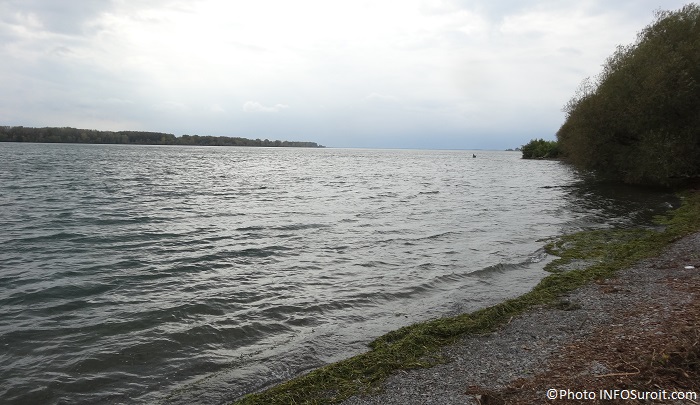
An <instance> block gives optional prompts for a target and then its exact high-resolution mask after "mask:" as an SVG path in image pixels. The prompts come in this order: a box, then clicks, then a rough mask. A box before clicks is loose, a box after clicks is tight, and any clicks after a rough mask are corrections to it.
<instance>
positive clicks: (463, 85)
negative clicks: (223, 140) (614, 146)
mask: <svg viewBox="0 0 700 405" xmlns="http://www.w3.org/2000/svg"><path fill="white" fill-rule="evenodd" d="M683 4H686V2H684V1H674V0H615V1H611V0H577V1H562V0H551V1H547V0H504V1H498V0H436V1H430V0H374V1H362V0H336V1H333V0H295V1H289V0H255V1H253V0H247V1H238V0H200V1H177V0H80V1H78V0H63V1H57V0H0V83H1V87H0V125H24V126H36V127H43V126H71V127H77V128H93V129H102V130H149V131H159V132H169V133H173V134H175V135H182V134H200V135H217V136H218V135H228V136H241V137H247V138H261V139H264V138H269V139H271V140H274V139H282V140H308V141H315V142H319V143H321V144H324V145H327V146H333V147H390V148H459V149H505V148H513V147H517V146H520V145H522V144H524V143H526V142H527V141H529V140H530V139H531V138H534V137H538V138H539V137H542V138H545V139H554V134H555V133H556V131H557V129H558V128H559V126H560V125H561V124H562V122H563V119H564V115H563V113H562V112H561V107H562V106H563V105H564V104H565V103H566V101H567V100H568V99H569V98H570V97H571V95H572V94H573V93H574V91H575V89H576V87H577V86H578V84H579V83H580V82H581V80H582V79H584V78H585V77H587V76H594V75H596V74H597V73H598V72H599V71H600V65H601V64H602V63H603V62H604V61H605V59H606V57H607V56H609V55H610V54H611V53H612V52H613V51H614V50H615V47H616V46H617V45H618V44H628V43H631V42H633V41H634V39H635V36H636V33H637V32H638V31H639V30H640V29H642V28H643V27H644V26H646V25H647V24H649V23H650V22H651V21H652V20H653V12H654V10H657V9H659V8H663V9H678V8H680V7H681V6H682V5H683Z"/></svg>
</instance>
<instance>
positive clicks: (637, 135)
mask: <svg viewBox="0 0 700 405" xmlns="http://www.w3.org/2000/svg"><path fill="white" fill-rule="evenodd" d="M564 111H565V112H566V114H567V116H566V121H565V122H564V124H563V125H562V127H561V128H560V129H559V131H558V133H557V139H558V141H559V147H560V148H561V152H562V153H563V155H564V156H565V158H566V159H567V160H568V161H570V162H571V163H573V164H574V165H576V166H578V167H580V168H583V169H588V170H591V171H594V172H596V173H599V174H601V175H603V176H605V177H608V178H610V179H613V180H621V181H624V182H627V183H633V184H656V185H669V184H671V183H673V182H675V181H676V180H678V179H687V178H692V177H698V176H700V7H698V6H697V5H696V4H689V5H686V6H685V7H683V8H682V9H680V10H678V11H659V12H657V13H656V20H655V21H654V22H653V23H652V24H650V25H649V26H647V27H646V28H644V29H643V30H642V31H641V32H640V33H639V34H638V36H637V40H636V42H635V43H633V44H631V45H628V46H619V47H618V48H617V51H616V52H615V53H614V54H613V55H612V56H611V57H609V58H608V60H607V61H606V63H605V64H604V65H603V71H602V72H601V73H600V75H599V76H598V77H597V78H595V79H594V80H590V79H586V80H584V82H583V83H582V84H581V86H580V87H579V89H578V90H577V92H576V94H575V96H574V97H573V98H572V99H571V101H569V103H568V104H567V105H566V106H565V107H564Z"/></svg>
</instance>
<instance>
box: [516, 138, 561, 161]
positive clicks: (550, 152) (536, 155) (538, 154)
mask: <svg viewBox="0 0 700 405" xmlns="http://www.w3.org/2000/svg"><path fill="white" fill-rule="evenodd" d="M520 151H521V152H522V153H523V159H556V158H558V157H559V144H558V143H557V141H545V140H544V139H533V140H531V141H530V142H528V143H527V144H525V145H523V146H522V147H521V148H520Z"/></svg>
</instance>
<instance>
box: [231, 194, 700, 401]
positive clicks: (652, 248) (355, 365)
mask: <svg viewBox="0 0 700 405" xmlns="http://www.w3.org/2000/svg"><path fill="white" fill-rule="evenodd" d="M657 221H658V223H659V225H660V226H663V227H664V228H663V230H654V229H623V230H619V229H618V230H594V231H583V232H579V233H576V234H572V235H567V236H564V237H562V238H559V239H557V240H555V241H552V242H551V243H549V244H548V245H547V250H548V251H549V252H550V253H552V254H555V255H557V256H559V258H558V259H556V260H554V261H553V262H551V263H549V264H548V265H547V267H546V269H547V270H548V271H550V272H551V275H549V276H547V277H545V278H544V279H543V280H542V281H541V282H540V283H539V284H538V285H537V286H536V287H535V288H534V289H533V290H532V291H530V292H529V293H527V294H525V295H522V296H520V297H518V298H514V299H510V300H508V301H505V302H503V303H501V304H498V305H494V306H492V307H489V308H485V309H482V310H478V311H475V312H472V313H468V314H463V315H459V316H456V317H452V318H442V319H437V320H433V321H428V322H424V323H419V324H415V325H411V326H407V327H404V328H401V329H398V330H396V331H393V332H389V333H387V334H386V335H384V336H381V337H379V338H378V339H376V340H375V341H374V342H372V343H371V344H370V348H371V350H370V351H368V352H367V353H364V354H361V355H358V356H355V357H352V358H349V359H347V360H343V361H340V362H338V363H334V364H330V365H328V366H326V367H323V368H320V369H317V370H315V371H312V372H310V373H308V374H306V375H303V376H300V377H297V378H295V379H293V380H291V381H288V382H286V383H284V384H281V385H278V386H276V387H273V388H271V389H269V390H266V391H264V392H261V393H256V394H251V395H248V396H246V397H244V398H243V399H241V400H240V401H238V402H236V404H246V405H251V404H302V403H307V404H332V403H338V402H341V401H342V400H343V399H346V398H348V397H350V396H352V395H356V394H359V393H366V392H371V391H372V390H374V389H377V387H378V386H379V384H380V383H381V382H382V381H383V380H384V379H386V378H387V377H388V376H389V375H390V374H391V373H393V372H394V371H396V370H401V369H411V368H419V367H430V366H432V365H435V364H437V363H439V362H441V361H442V360H441V358H440V356H439V349H440V348H441V347H443V346H445V345H448V344H451V343H454V342H455V341H456V340H457V339H458V338H460V337H462V336H465V335H468V334H477V333H485V332H489V331H493V330H495V329H496V328H497V327H499V326H500V325H503V324H505V323H507V322H508V320H509V319H511V318H512V317H513V316H516V315H518V314H521V313H523V312H525V311H526V310H528V309H531V308H534V307H536V306H539V305H552V306H556V305H559V304H561V299H560V297H561V296H562V295H563V294H565V293H567V292H569V291H572V290H574V289H576V288H578V287H580V286H583V285H584V284H586V283H588V282H590V281H593V280H598V279H603V278H607V277H610V276H611V275H613V274H614V273H615V272H616V271H618V270H620V269H624V268H626V267H629V266H631V265H632V264H634V263H636V262H637V261H639V260H641V259H643V258H647V257H651V256H654V255H657V254H658V253H660V252H661V250H662V249H663V248H665V247H666V246H667V245H668V244H670V243H671V242H673V241H675V240H678V239H679V238H681V237H683V236H685V235H687V234H689V233H692V232H695V231H698V230H700V193H698V192H687V193H685V194H684V195H683V196H682V205H681V207H680V208H679V209H677V210H675V211H671V212H670V213H669V215H668V216H666V217H663V218H658V219H657ZM580 263H585V266H579V265H577V264H580ZM579 267H585V268H582V269H578V270H576V269H574V270H572V268H579Z"/></svg>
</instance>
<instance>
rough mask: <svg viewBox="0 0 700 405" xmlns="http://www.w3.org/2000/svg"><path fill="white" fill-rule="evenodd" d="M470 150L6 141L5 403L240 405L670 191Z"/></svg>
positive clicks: (508, 286)
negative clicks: (571, 235)
mask: <svg viewBox="0 0 700 405" xmlns="http://www.w3.org/2000/svg"><path fill="white" fill-rule="evenodd" d="M474 153H476V154H477V158H472V152H466V151H408V150H342V149H341V150H338V149H262V148H250V149H247V148H218V147H212V148H197V147H192V148H189V147H158V146H121V145H65V144H0V169H1V170H0V230H1V231H2V232H1V233H0V308H1V311H0V348H2V350H0V402H2V403H5V404H26V403H32V404H63V403H65V404H68V403H70V404H79V403H86V404H89V403H107V404H110V403H115V404H116V403H127V404H132V403H133V404H140V403H168V404H171V403H172V404H222V403H227V402H230V401H231V400H234V399H236V398H237V397H239V396H240V395H242V394H245V393H247V392H250V391H252V390H255V389H259V388H260V387H263V386H265V385H268V384H272V383H275V382H278V381H280V380H282V379H285V378H289V377H290V376H293V375H296V374H298V373H300V372H302V371H303V370H307V369H309V368H313V367H317V366H319V365H322V364H325V363H328V362H332V361H336V360H339V359H342V358H345V357H349V356H351V355H354V354H357V353H360V352H362V351H364V350H366V344H367V343H368V342H369V341H370V340H371V339H373V338H375V337H377V336H379V335H381V334H383V333H386V332H387V331H389V330H392V329H396V328H398V327H401V326H405V325H407V324H410V323H414V322H417V321H422V320H426V319H430V318H435V317H439V316H444V315H449V314H454V313H456V312H459V311H469V310H473V309H476V308H480V307H483V306H486V305H491V304H493V303H496V302H499V301H502V300H504V299H506V298H509V297H513V296H516V295H519V294H522V293H523V292H525V291H527V290H529V289H530V288H532V287H533V286H534V285H535V284H536V283H537V282H538V281H539V280H540V279H541V278H542V277H543V276H544V275H545V274H544V272H543V271H542V267H543V266H544V264H545V263H546V262H548V261H549V260H551V258H550V257H548V256H547V255H546V254H545V253H544V252H543V250H542V247H543V246H544V244H545V241H544V239H546V238H551V237H554V236H556V235H560V234H563V233H568V232H572V231H574V230H578V229H582V228H588V227H602V226H611V225H615V226H628V225H631V224H638V223H644V222H645V221H648V220H649V218H650V217H651V215H652V214H654V213H656V212H660V211H661V210H663V209H665V208H666V207H668V206H669V204H671V203H673V201H674V200H673V198H672V197H671V196H669V195H666V194H663V193H658V192H651V191H641V190H636V189H621V188H619V187H608V188H607V189H603V188H601V187H598V186H595V187H594V186H591V185H590V184H589V183H587V182H585V181H582V180H581V179H580V178H578V177H577V175H576V173H574V172H573V171H571V170H570V169H569V168H567V167H566V166H565V165H563V164H561V163H559V162H552V161H524V160H521V159H520V154H519V153H513V152H481V151H479V152H474Z"/></svg>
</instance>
